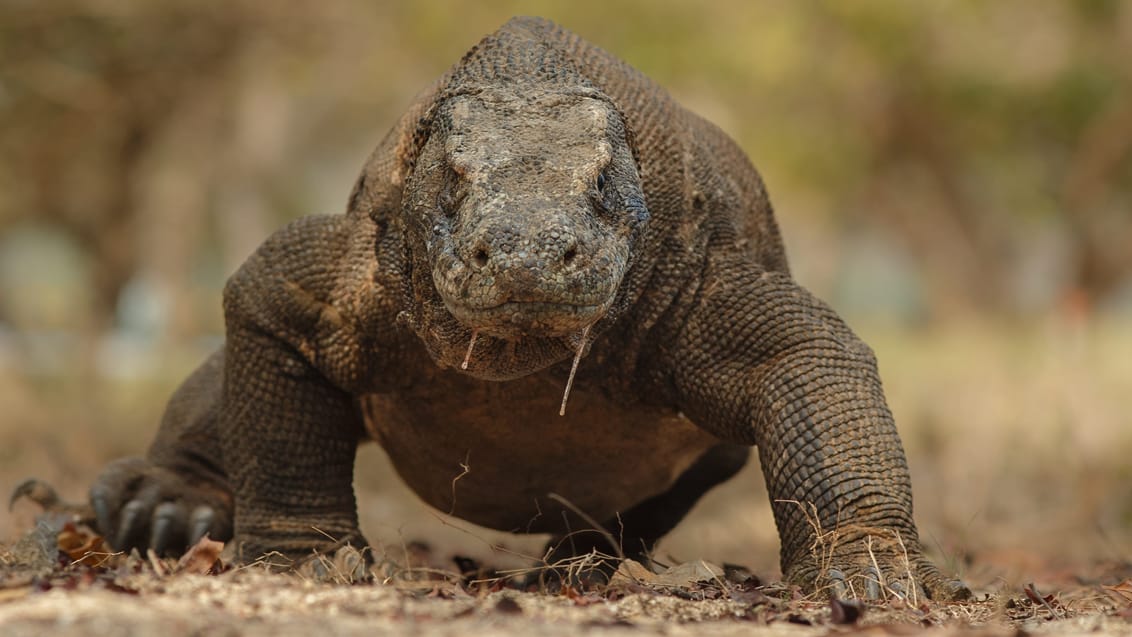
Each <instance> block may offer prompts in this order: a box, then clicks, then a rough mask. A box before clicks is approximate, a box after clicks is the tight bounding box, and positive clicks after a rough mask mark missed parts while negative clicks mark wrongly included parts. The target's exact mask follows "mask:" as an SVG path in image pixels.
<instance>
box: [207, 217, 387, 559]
mask: <svg viewBox="0 0 1132 637" xmlns="http://www.w3.org/2000/svg"><path fill="white" fill-rule="evenodd" d="M374 241H375V238H374V234H373V230H372V227H370V226H367V225H364V224H363V222H359V221H357V220H351V219H346V218H342V217H322V218H308V219H304V220H300V221H299V222H296V223H295V224H292V225H291V226H288V227H287V228H285V229H283V230H281V231H280V232H278V233H276V234H275V235H273V236H272V237H271V239H269V240H268V241H267V242H266V243H265V244H264V245H263V246H261V247H260V249H259V250H258V251H257V252H256V254H255V255H253V256H252V257H251V258H250V259H249V260H248V261H247V262H246V263H245V264H244V266H243V267H241V269H240V271H239V272H237V273H236V274H235V275H234V276H233V277H232V278H231V279H230V280H229V282H228V285H227V286H226V288H225V291H224V312H225V322H226V327H227V335H226V342H225V367H224V379H225V382H224V396H223V401H222V409H221V414H220V435H221V439H222V445H221V447H222V448H223V453H224V466H225V469H226V471H227V474H228V476H229V481H230V484H231V486H232V493H233V495H234V499H235V516H234V517H235V519H234V522H235V537H234V540H235V542H236V546H237V550H238V552H239V555H240V558H241V559H242V560H244V561H249V560H254V559H256V558H258V557H259V556H261V555H263V554H264V553H268V552H274V553H280V554H283V555H284V556H286V557H288V558H292V559H295V558H302V557H309V556H311V554H312V553H314V552H320V553H324V552H329V551H332V550H334V549H336V548H338V547H341V546H343V545H345V544H347V543H349V544H351V545H353V546H354V547H362V546H365V540H364V538H363V537H362V535H361V532H360V531H359V529H358V518H357V509H356V504H355V499H354V490H353V468H354V456H355V452H356V449H357V445H358V442H359V441H360V439H361V438H362V437H363V435H364V425H363V422H362V417H361V414H360V411H359V410H358V408H357V405H356V400H355V398H356V395H357V394H358V393H359V392H360V391H361V387H360V386H361V384H362V383H363V382H364V380H365V379H367V377H368V376H369V375H370V374H371V369H370V368H371V363H372V361H373V360H375V358H377V356H378V351H377V350H378V349H379V346H378V345H377V344H376V342H375V339H379V338H380V337H381V336H383V334H384V333H385V331H386V330H384V329H383V328H382V326H381V324H378V322H377V321H375V320H374V314H373V313H372V312H371V311H370V310H371V309H372V303H373V301H374V299H378V298H382V297H381V294H380V292H381V291H380V290H378V289H376V288H375V287H374V283H373V282H372V277H371V278H369V279H368V280H367V278H366V274H367V273H369V272H371V271H372V268H371V267H367V266H370V265H372V263H373V245H374Z"/></svg>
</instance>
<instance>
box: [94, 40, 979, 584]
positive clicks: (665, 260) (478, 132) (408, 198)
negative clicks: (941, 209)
mask: <svg viewBox="0 0 1132 637" xmlns="http://www.w3.org/2000/svg"><path fill="white" fill-rule="evenodd" d="M224 315H225V324H226V329H227V338H226V342H225V344H224V346H223V348H221V350H220V351H218V352H216V353H215V354H213V355H212V356H211V357H210V358H209V359H208V360H206V361H205V362H204V364H203V365H201V367H200V368H199V369H198V370H197V371H196V372H195V373H193V374H192V375H191V376H190V377H189V378H188V380H186V381H185V383H184V384H183V385H182V386H181V387H180V389H178V391H177V392H176V393H175V394H174V396H173V397H172V399H171V400H170V402H169V405H168V408H167V410H166V412H165V416H164V418H163V420H162V423H161V427H160V430H159V431H158V433H157V438H156V440H155V441H154V442H153V445H152V447H150V449H149V451H148V453H147V455H146V456H145V457H144V458H127V459H123V460H119V461H116V462H114V463H112V464H110V465H109V466H107V467H106V469H105V470H104V471H103V473H102V474H101V476H100V477H99V478H98V480H97V482H96V483H95V484H94V486H93V487H92V489H91V491H90V500H91V505H92V508H93V510H94V512H95V514H96V519H97V526H98V527H99V529H100V530H101V532H103V533H104V534H106V535H107V536H108V537H109V538H111V539H112V542H113V545H114V546H116V547H117V548H119V549H128V548H131V547H142V548H144V547H150V548H153V549H155V550H156V551H158V552H163V553H177V552H180V551H183V550H184V548H185V546H186V545H187V544H189V543H192V542H193V541H195V540H196V539H197V538H199V537H200V536H201V535H203V534H204V533H205V532H209V533H211V534H212V536H213V537H215V538H219V539H225V540H227V539H230V538H231V539H234V541H235V542H236V546H237V547H238V549H237V550H238V555H239V557H240V559H242V560H251V559H255V558H256V557H257V556H260V555H262V554H264V553H266V552H269V551H277V552H279V553H281V554H282V555H285V556H289V557H294V558H299V557H302V556H309V555H311V554H312V552H317V551H324V552H327V551H332V550H334V549H335V547H340V546H341V543H342V542H345V541H349V542H351V543H353V544H354V545H355V546H359V545H364V544H365V539H364V538H363V537H362V535H361V533H360V531H359V529H358V517H357V511H356V505H355V500H354V491H353V485H352V481H353V469H354V456H355V452H356V448H357V445H358V444H359V442H360V441H362V440H363V439H366V438H372V439H375V440H377V441H378V442H379V443H380V444H381V445H382V446H383V447H384V448H385V450H386V451H387V452H388V454H389V457H390V459H391V460H392V463H393V465H394V466H395V467H396V470H397V472H398V473H399V474H400V475H401V477H402V478H403V479H404V481H405V482H406V483H408V485H409V486H410V487H411V488H412V489H413V490H414V491H415V492H416V493H417V494H418V495H419V496H420V497H421V498H422V499H424V500H425V501H426V502H427V503H429V504H430V505H432V506H434V507H436V508H437V509H439V510H441V511H445V512H450V513H452V514H453V515H455V516H457V517H460V518H463V519H465V520H468V521H471V522H474V523H476V524H480V525H484V526H487V527H492V528H495V529H503V530H507V531H513V532H535V533H550V534H553V535H554V536H555V537H556V538H562V537H563V536H565V535H566V534H567V533H569V532H570V531H571V530H574V531H576V530H578V529H579V528H589V527H588V525H587V524H586V523H585V522H583V520H584V519H590V520H596V521H599V522H601V523H603V524H604V526H605V527H606V528H607V529H608V530H609V533H607V534H604V535H603V534H598V533H592V534H586V535H576V536H573V537H572V538H571V539H572V541H569V542H561V543H558V544H556V546H557V548H556V549H555V550H554V552H553V555H554V556H556V557H563V556H567V555H570V554H581V553H583V552H589V551H590V550H591V549H593V548H598V549H601V550H604V551H606V552H611V553H612V552H614V551H617V550H620V551H621V552H622V554H624V555H627V556H631V557H637V558H641V557H647V553H648V551H649V550H650V549H651V548H652V547H653V546H654V544H655V543H656V542H657V540H658V539H659V538H660V537H661V536H663V535H664V534H665V533H667V532H668V531H669V530H671V529H672V528H673V527H674V526H675V525H676V523H677V522H678V521H679V520H680V519H681V518H682V517H684V515H685V514H686V513H687V512H688V510H689V509H690V508H691V507H692V505H693V504H694V503H695V502H696V500H697V499H698V498H699V497H700V496H701V495H703V494H704V492H706V491H707V490H709V489H710V488H711V487H713V486H714V485H716V484H719V483H720V482H722V481H724V480H726V479H727V478H729V477H731V476H732V475H734V474H735V473H736V472H737V471H738V470H739V469H740V467H742V466H743V465H744V463H746V461H747V459H748V456H749V450H750V446H751V445H754V446H757V447H758V451H759V457H760V459H761V461H762V468H763V472H764V473H765V478H766V483H767V486H768V489H769V492H770V498H771V501H772V505H773V510H774V517H775V521H776V523H777V525H778V532H779V535H780V537H781V561H782V571H783V573H784V577H785V578H786V579H787V580H788V581H791V582H796V583H798V584H800V585H802V586H803V587H804V588H805V589H807V590H816V589H820V588H823V587H832V588H834V589H836V590H844V587H845V585H846V584H848V585H849V587H850V588H853V589H854V590H857V591H862V590H871V591H873V592H874V594H875V591H876V590H877V586H876V584H875V582H874V583H873V584H872V586H868V585H867V584H868V581H869V580H878V579H879V580H880V582H882V583H884V584H885V585H887V586H889V587H890V588H892V589H894V590H900V588H901V586H902V584H901V583H902V582H903V583H905V584H906V583H907V582H908V581H909V576H911V579H912V580H913V581H914V582H915V585H916V586H920V587H922V592H925V593H927V594H928V595H929V596H931V597H932V598H935V599H952V598H958V597H963V596H966V595H968V591H967V589H966V588H965V587H964V586H963V585H962V583H960V582H958V581H956V580H951V579H948V578H945V577H943V576H941V574H940V572H939V571H938V570H937V569H936V568H935V567H934V566H933V565H932V564H931V562H930V561H929V560H928V559H927V558H926V557H924V555H923V554H922V551H921V545H920V542H919V539H918V535H917V531H916V527H915V524H914V522H913V520H912V491H911V486H910V483H909V476H908V470H907V466H906V462H905V457H904V453H903V450H902V448H901V444H900V440H899V438H898V436H897V433H896V429H895V427H894V424H893V420H892V417H891V415H890V413H889V410H888V408H887V406H886V405H885V399H884V394H883V392H882V390H881V384H880V380H879V379H878V376H877V369H876V363H875V360H874V357H873V354H872V352H871V351H870V349H869V348H868V347H867V346H866V345H864V344H863V343H862V342H861V341H860V340H858V338H857V337H856V336H855V335H854V334H853V332H851V331H850V330H849V328H848V327H846V326H845V324H844V323H843V322H842V321H841V320H840V319H839V318H838V317H837V315H836V314H834V312H833V311H832V310H830V309H829V308H828V307H827V306H826V305H825V304H823V303H822V302H821V301H819V300H817V299H816V298H814V297H813V296H812V295H810V294H809V293H808V292H807V291H806V290H804V289H803V288H801V287H800V286H799V285H798V284H797V283H795V282H794V280H793V279H792V278H791V277H790V272H789V269H788V267H787V263H786V256H785V254H784V252H783V246H782V241H781V238H780V236H779V231H778V227H777V225H776V223H775V220H774V217H773V214H772V211H771V205H770V202H769V200H768V199H767V195H766V191H765V190H764V187H763V183H762V181H761V179H760V177H759V175H758V173H757V172H756V171H755V169H754V168H753V167H752V166H751V164H750V162H749V161H748V159H747V158H746V156H745V155H744V154H743V152H742V151H741V150H740V149H739V148H738V147H737V146H736V144H735V143H734V142H733V141H732V140H731V139H729V138H728V137H727V136H726V135H725V134H724V133H723V132H721V131H720V130H719V129H718V128H716V127H715V126H713V125H712V124H710V123H708V122H706V121H704V120H703V119H701V118H699V117H697V116H696V115H693V114H692V113H689V112H688V111H686V110H684V109H683V108H681V107H680V106H679V105H677V104H676V102H674V101H673V99H672V98H671V97H670V96H669V95H668V94H667V93H666V92H665V91H664V90H663V89H662V88H660V87H659V86H657V85H656V84H654V83H653V82H652V81H650V80H649V79H648V78H646V77H645V76H644V75H642V74H641V73H640V72H638V71H636V70H634V69H633V68H631V67H629V66H628V65H627V64H625V63H624V62H622V61H620V60H618V59H617V58H615V57H613V56H612V55H610V54H609V53H606V52H605V51H603V50H601V49H599V48H597V47H595V46H593V45H591V44H589V43H587V42H585V41H584V40H582V39H581V38H579V37H578V36H576V35H574V34H572V33H570V32H569V31H567V30H565V29H563V28H561V27H559V26H556V25H555V24H553V23H551V22H549V21H546V20H543V19H537V18H515V19H512V20H511V21H509V22H508V23H507V24H505V25H503V27H501V28H500V29H499V30H498V31H496V32H495V33H493V34H491V35H488V36H487V37H485V38H484V39H483V40H482V41H480V43H479V44H477V45H476V46H475V47H473V48H472V49H471V51H469V52H468V53H467V54H466V55H465V56H464V57H463V59H462V60H460V61H459V62H458V63H457V64H456V65H455V66H454V67H452V69H450V70H449V71H448V72H447V74H445V75H444V76H443V77H442V78H441V79H440V80H439V81H437V82H436V83H435V84H434V85H433V86H432V87H431V88H429V89H427V90H426V91H425V92H424V93H423V94H422V95H420V96H419V97H418V98H417V99H416V100H415V101H414V103H413V105H412V106H411V107H410V108H409V110H408V112H407V113H405V115H404V116H403V117H402V118H401V119H400V121H399V122H398V123H397V124H396V125H395V126H394V128H393V130H392V131H391V132H390V133H389V134H388V135H387V136H386V137H385V139H384V140H383V141H382V142H381V143H380V144H379V145H378V147H377V150H375V151H374V153H373V154H372V156H371V157H370V158H369V160H368V162H367V163H366V165H365V167H364V169H363V171H362V174H361V177H360V178H359V179H358V181H357V184H356V186H355V187H354V189H353V193H352V194H351V195H350V198H349V204H348V208H347V210H346V213H345V214H344V215H338V216H315V217H307V218H303V219H299V220H298V221H295V222H293V223H291V224H290V225H288V226H286V227H285V228H283V229H282V230H279V231H278V232H276V233H275V234H274V235H272V236H271V237H270V238H269V239H267V241H266V242H265V243H264V244H263V245H262V246H261V247H260V248H259V249H258V250H257V251H256V252H255V254H253V255H252V256H251V257H250V258H249V259H248V260H247V262H246V263H244V264H243V266H242V267H241V268H240V269H239V270H238V271H237V272H236V273H235V274H234V275H233V276H232V278H231V279H230V280H229V281H228V283H227V286H226V287H225V289H224ZM575 372H576V382H573V381H574V379H575ZM571 382H573V388H572V390H571V389H570V388H569V383H571ZM564 394H569V403H568V404H566V402H565V396H564ZM563 409H564V411H565V415H564V416H563V415H560V412H561V411H562V410H563ZM457 476H460V478H459V480H454V479H455V478H456V477H457ZM819 528H820V529H821V533H822V536H821V537H820V538H819V537H818V536H817V529H819ZM831 531H833V532H835V533H836V534H837V539H836V541H831V537H832V535H825V534H826V533H828V532H831ZM610 537H616V538H619V539H620V541H621V544H622V546H620V547H616V548H615V547H611V546H609V545H608V544H607V543H606V542H607V539H605V538H610ZM870 537H872V538H873V539H874V541H873V542H871V545H872V546H871V553H872V554H871V555H870V548H869V546H868V545H869V544H870V543H869V542H866V540H867V539H868V538H870ZM587 538H591V539H587ZM874 558H875V561H874ZM874 566H879V572H878V571H877V570H876V568H874ZM855 579H856V580H857V581H856V584H854V580H855Z"/></svg>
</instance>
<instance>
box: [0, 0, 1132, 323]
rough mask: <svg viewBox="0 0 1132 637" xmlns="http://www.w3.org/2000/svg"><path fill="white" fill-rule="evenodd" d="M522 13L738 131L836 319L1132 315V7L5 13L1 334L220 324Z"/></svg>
mask: <svg viewBox="0 0 1132 637" xmlns="http://www.w3.org/2000/svg"><path fill="white" fill-rule="evenodd" d="M516 13H537V14H542V15H546V16H547V17H551V18H553V19H555V20H557V21H559V22H560V23H562V24H564V25H565V26H567V27H569V28H571V29H573V30H575V31H577V32H578V33H580V34H581V35H583V36H584V37H586V38H587V39H589V40H590V41H593V42H595V43H598V44H599V45H601V46H603V47H605V48H607V49H609V50H611V51H612V52H614V53H616V54H617V55H619V56H621V57H623V58H624V59H626V60H627V61H629V62H630V63H631V64H633V65H635V66H636V67H638V68H640V69H641V70H643V71H644V72H645V73H646V74H648V75H650V76H651V77H653V78H654V79H656V80H657V81H658V82H660V83H662V84H664V85H665V86H667V87H668V88H669V89H670V90H671V91H672V92H673V93H674V94H675V95H676V97H677V98H678V99H679V100H680V101H681V102H682V103H684V104H685V105H686V106H688V107H689V108H691V109H692V110H695V111H697V112H700V113H701V114H703V115H705V116H706V117H708V119H711V120H713V121H715V122H716V123H718V124H720V125H721V126H722V127H723V128H724V129H725V130H727V131H728V132H730V133H731V134H732V135H734V136H735V137H736V138H737V139H738V140H739V142H740V143H741V144H742V145H743V146H744V147H745V148H746V149H747V151H748V152H749V153H750V154H751V156H752V159H753V160H754V162H755V164H756V165H757V166H759V167H760V169H761V170H762V172H763V174H764V177H765V178H766V181H767V183H768V185H769V188H770V190H771V193H772V195H773V197H774V200H775V202H776V205H777V208H778V210H779V215H780V217H781V220H782V224H783V225H784V226H785V230H786V234H787V241H788V243H789V244H790V245H791V249H792V258H793V260H794V262H795V264H796V269H797V271H798V274H799V276H800V278H801V279H802V281H803V283H805V284H806V285H808V286H810V287H812V288H814V289H815V290H817V291H818V292H819V294H822V295H823V296H827V297H829V298H832V299H834V303H835V305H838V306H839V307H848V308H849V309H850V311H852V310H854V309H855V310H859V311H864V312H868V311H880V312H885V311H898V312H900V313H901V315H902V316H903V317H904V318H916V319H920V320H925V319H926V320H931V319H935V318H939V317H944V318H946V317H949V316H952V315H954V314H956V313H972V312H995V313H1006V314H1013V315H1018V314H1025V313H1040V312H1045V311H1048V310H1051V309H1056V308H1058V307H1064V306H1066V305H1069V306H1072V307H1074V308H1078V309H1086V310H1087V309H1089V308H1092V307H1096V306H1098V305H1099V306H1101V307H1106V306H1115V305H1118V304H1119V303H1120V302H1121V301H1120V299H1122V298H1123V299H1125V302H1127V298H1129V297H1132V281H1130V276H1129V273H1130V271H1132V77H1130V76H1132V64H1129V63H1128V60H1132V3H1128V2H1120V1H1119V0H1111V1H1087V0H1083V1H1081V2H1060V1H1058V0H999V1H997V2H993V3H992V2H975V1H969V2H960V1H955V2H947V3H943V2H940V3H907V2H900V1H898V0H858V1H854V2H829V3H810V2H799V3H785V2H748V1H744V0H725V1H721V2H713V3H691V2H675V1H663V0H662V1H658V0H649V1H645V0H627V1H624V2H617V3H609V2H602V3H598V2H589V1H586V2H574V3H569V4H566V3H549V2H522V3H521V2H492V3H475V4H473V3H463V2H454V1H445V2H407V1H406V2H397V3H393V2H367V1H363V0H333V1H328V2H320V3H312V2H294V1H280V2H272V3H265V2H256V1H253V0H229V1H218V0H165V1H163V2H150V1H148V0H52V1H51V2H44V1H42V0H5V1H4V2H0V131H2V133H0V233H2V234H0V265H2V266H3V272H0V326H2V325H3V324H4V323H8V324H9V325H12V326H14V327H15V328H16V329H21V330H22V329H32V328H36V327H42V326H43V325H51V326H57V327H60V328H70V329H74V328H80V329H84V330H87V331H88V332H91V333H96V334H97V333H102V332H104V331H105V330H107V329H109V328H111V327H114V326H117V327H122V325H123V324H127V325H129V324H131V321H133V322H135V323H137V322H139V321H140V322H141V323H143V324H145V325H143V327H144V326H147V325H148V326H149V327H151V328H152V329H155V330H156V331H158V332H160V334H161V335H163V336H164V337H168V338H174V339H176V338H183V337H187V336H191V335H194V334H197V333H200V332H201V331H206V332H207V331H217V330H219V329H220V317H219V302H218V295H219V289H220V287H221V285H222V284H223V280H224V278H225V276H226V275H227V273H229V272H231V271H232V270H233V269H234V268H235V267H236V266H237V265H238V264H239V263H240V262H241V261H242V260H243V258H245V257H246V255H247V254H248V253H249V252H250V251H251V250H253V249H254V247H255V246H256V245H257V244H258V243H259V242H260V241H262V240H263V238H264V237H266V236H267V234H269V233H270V232H271V231H272V230H273V229H274V228H276V227H278V226H280V225H281V224H282V223H284V222H285V221H286V220H288V219H291V218H294V217H296V216H299V215H302V214H309V213H314V212H338V211H339V210H341V209H342V208H343V206H344V202H345V198H346V195H347V194H348V192H349V189H350V185H351V183H352V181H353V179H354V177H355V175H356V174H357V171H358V170H359V168H360V166H361V164H362V162H363V161H364V158H365V156H366V154H367V153H368V151H369V149H370V148H372V146H373V145H374V144H376V142H377V141H378V140H379V139H380V137H381V136H382V135H383V134H384V133H385V131H386V130H387V129H388V127H389V126H390V125H391V124H392V123H393V121H394V119H395V118H396V116H397V115H398V114H399V112H400V111H401V110H402V109H403V108H404V107H405V105H406V104H407V103H408V101H409V100H410V99H411V96H412V95H413V94H414V93H415V92H416V91H417V90H419V89H421V88H423V87H424V86H425V85H427V84H428V83H429V82H430V81H431V80H433V79H434V78H435V77H437V76H438V75H439V74H440V73H441V72H443V70H444V69H445V68H446V67H447V66H448V65H450V64H451V63H452V62H454V61H455V60H457V59H458V58H459V56H460V55H461V54H462V53H463V51H465V50H466V49H467V48H468V47H470V46H471V45H472V44H474V43H475V41H476V40H478V38H479V37H481V36H482V35H484V34H486V33H488V32H490V31H492V30H494V29H495V28H496V27H498V26H499V25H500V24H502V23H503V22H504V21H505V20H506V18H507V17H509V16H510V15H512V14H516ZM44 233H47V234H49V235H52V236H56V237H58V238H57V239H55V240H53V241H52V242H49V244H50V245H51V246H56V247H53V248H50V249H46V248H44V249H40V248H35V247H33V248H31V249H28V248H27V246H28V245H29V243H30V244H31V245H39V244H37V243H35V241H36V240H37V239H36V237H41V236H43V235H44ZM21 246H22V247H21ZM58 246H63V247H62V248H58ZM60 250H63V251H64V252H66V251H70V252H75V253H77V256H74V257H71V258H70V259H69V261H72V262H74V263H76V264H78V265H76V266H75V267H74V268H72V270H73V269H78V270H79V273H78V275H75V274H74V273H72V274H70V275H58V274H57V273H53V269H52V268H47V267H46V266H45V265H44V264H45V263H46V261H47V260H48V259H54V260H55V261H60V259H59V258H58V257H57V255H58V253H59V251H60ZM52 255H56V256H52ZM64 261H66V260H64ZM56 269H57V268H56ZM76 276H77V278H78V281H77V282H76V281H74V280H73V279H75V278H76ZM58 289H62V290H63V292H58V291H56V292H52V290H58ZM862 289H864V290H871V292H870V291H866V292H862ZM45 294H46V295H48V296H51V294H54V297H52V298H63V299H70V300H71V301H72V302H71V304H70V305H67V303H62V304H60V303H58V302H51V303H39V302H37V301H35V299H37V298H39V297H41V296H43V295H45ZM853 299H858V301H857V303H856V305H854V301H853ZM861 299H863V300H861ZM139 308H140V309H139ZM147 308H148V309H147ZM893 308H895V310H893ZM131 317H133V318H131ZM138 317H141V318H138ZM146 317H149V318H146ZM146 321H148V323H147V322H146Z"/></svg>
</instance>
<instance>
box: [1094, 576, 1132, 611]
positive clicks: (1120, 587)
mask: <svg viewBox="0 0 1132 637" xmlns="http://www.w3.org/2000/svg"><path fill="white" fill-rule="evenodd" d="M1101 588H1103V589H1104V590H1105V592H1106V593H1108V595H1109V597H1112V598H1113V599H1115V600H1116V601H1118V602H1122V603H1124V604H1129V605H1132V579H1126V580H1124V581H1123V582H1121V583H1119V584H1117V585H1116V586H1102V587H1101Z"/></svg>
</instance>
